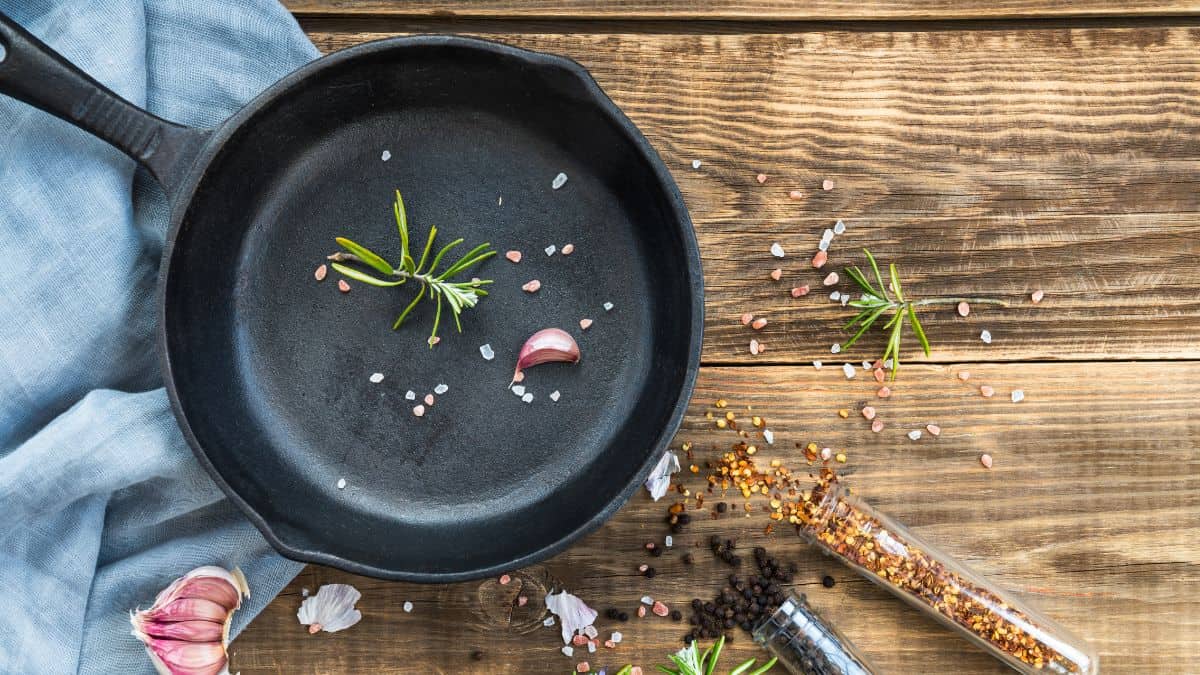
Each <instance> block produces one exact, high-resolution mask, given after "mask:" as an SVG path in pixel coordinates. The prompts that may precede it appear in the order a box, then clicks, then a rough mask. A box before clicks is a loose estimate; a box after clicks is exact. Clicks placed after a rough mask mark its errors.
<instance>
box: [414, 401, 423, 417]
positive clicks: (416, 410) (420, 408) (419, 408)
mask: <svg viewBox="0 0 1200 675" xmlns="http://www.w3.org/2000/svg"><path fill="white" fill-rule="evenodd" d="M413 414H414V415H416V416H417V417H424V416H425V406H423V405H420V404H418V405H417V406H416V407H414V408H413Z"/></svg>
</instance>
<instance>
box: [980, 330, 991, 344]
mask: <svg viewBox="0 0 1200 675" xmlns="http://www.w3.org/2000/svg"><path fill="white" fill-rule="evenodd" d="M979 339H980V340H983V344H985V345H990V344H992V332H991V331H989V330H985V331H983V332H982V333H980V334H979Z"/></svg>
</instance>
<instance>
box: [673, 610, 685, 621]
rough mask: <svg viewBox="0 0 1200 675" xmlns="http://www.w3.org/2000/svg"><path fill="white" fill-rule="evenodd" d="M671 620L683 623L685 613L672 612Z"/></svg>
mask: <svg viewBox="0 0 1200 675" xmlns="http://www.w3.org/2000/svg"><path fill="white" fill-rule="evenodd" d="M671 620H672V621H683V612H681V611H679V610H677V609H673V610H671Z"/></svg>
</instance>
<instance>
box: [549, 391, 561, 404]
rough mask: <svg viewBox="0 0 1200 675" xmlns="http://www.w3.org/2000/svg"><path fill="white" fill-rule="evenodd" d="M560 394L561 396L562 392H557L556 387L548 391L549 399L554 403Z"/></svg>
mask: <svg viewBox="0 0 1200 675" xmlns="http://www.w3.org/2000/svg"><path fill="white" fill-rule="evenodd" d="M560 396H562V394H560V393H558V390H557V389H555V390H554V391H552V392H550V400H551V401H554V402H555V403H557V402H558V398H559V397H560Z"/></svg>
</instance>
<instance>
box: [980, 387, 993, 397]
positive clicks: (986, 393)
mask: <svg viewBox="0 0 1200 675" xmlns="http://www.w3.org/2000/svg"><path fill="white" fill-rule="evenodd" d="M979 393H980V394H982V395H983V397H984V398H991V397H992V396H994V395H995V394H996V390H995V389H992V388H991V387H989V386H987V385H986V384H985V385H983V386H982V387H980V388H979Z"/></svg>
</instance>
